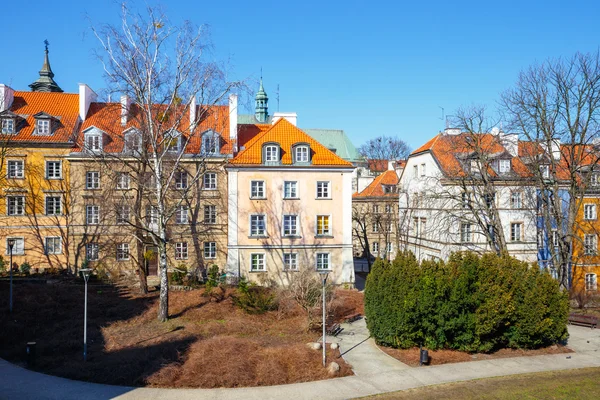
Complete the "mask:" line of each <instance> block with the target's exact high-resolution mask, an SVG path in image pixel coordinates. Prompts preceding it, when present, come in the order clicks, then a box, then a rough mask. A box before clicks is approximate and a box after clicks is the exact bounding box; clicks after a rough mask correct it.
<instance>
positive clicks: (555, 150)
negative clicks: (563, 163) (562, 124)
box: [552, 139, 560, 160]
mask: <svg viewBox="0 0 600 400" xmlns="http://www.w3.org/2000/svg"><path fill="white" fill-rule="evenodd" d="M552 158H554V159H555V160H560V140H559V139H553V140H552Z"/></svg>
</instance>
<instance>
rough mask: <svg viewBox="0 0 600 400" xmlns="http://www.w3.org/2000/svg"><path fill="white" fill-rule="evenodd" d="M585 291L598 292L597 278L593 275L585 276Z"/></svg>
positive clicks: (587, 274)
mask: <svg viewBox="0 0 600 400" xmlns="http://www.w3.org/2000/svg"><path fill="white" fill-rule="evenodd" d="M585 290H598V276H597V275H596V274H594V273H591V272H589V273H586V274H585Z"/></svg>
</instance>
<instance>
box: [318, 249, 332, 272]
mask: <svg viewBox="0 0 600 400" xmlns="http://www.w3.org/2000/svg"><path fill="white" fill-rule="evenodd" d="M315 261H316V262H315V266H316V269H317V271H331V253H317V254H316V260H315Z"/></svg>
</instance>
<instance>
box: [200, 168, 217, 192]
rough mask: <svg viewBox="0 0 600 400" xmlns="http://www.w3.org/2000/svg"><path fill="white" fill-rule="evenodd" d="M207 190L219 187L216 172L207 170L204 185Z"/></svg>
mask: <svg viewBox="0 0 600 400" xmlns="http://www.w3.org/2000/svg"><path fill="white" fill-rule="evenodd" d="M203 188H204V189H205V190H216V189H217V174H216V173H215V172H207V173H205V174H204V185H203Z"/></svg>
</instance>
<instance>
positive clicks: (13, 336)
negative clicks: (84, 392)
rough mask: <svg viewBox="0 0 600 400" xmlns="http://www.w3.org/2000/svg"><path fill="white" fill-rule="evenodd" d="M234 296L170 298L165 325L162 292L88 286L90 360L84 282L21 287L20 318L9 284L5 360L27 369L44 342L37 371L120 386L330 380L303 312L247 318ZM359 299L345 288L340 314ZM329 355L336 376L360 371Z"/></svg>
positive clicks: (1, 293)
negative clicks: (29, 356)
mask: <svg viewBox="0 0 600 400" xmlns="http://www.w3.org/2000/svg"><path fill="white" fill-rule="evenodd" d="M232 291H233V289H227V291H226V292H225V294H224V300H223V301H221V302H219V303H217V302H214V301H211V299H210V298H208V297H204V296H202V293H203V291H202V290H195V291H189V292H171V293H170V297H169V305H170V314H171V319H170V320H169V321H168V322H166V323H160V322H158V321H157V320H156V315H157V306H158V305H157V297H158V294H157V293H151V294H149V295H147V296H138V295H130V294H129V293H120V292H119V291H118V290H116V289H115V288H112V287H93V286H90V290H89V311H88V353H89V356H88V361H87V362H86V363H84V362H83V361H82V339H81V338H82V332H83V320H82V318H83V287H82V286H81V285H79V284H72V283H71V284H69V283H63V284H58V285H31V284H18V285H15V291H14V298H15V305H14V310H15V311H14V314H13V315H12V316H9V315H8V313H7V312H6V311H5V310H7V308H8V307H7V304H6V303H7V301H6V299H7V297H8V287H6V286H5V285H2V286H0V310H2V311H0V324H2V327H3V334H2V336H3V340H2V341H1V342H0V356H1V357H3V358H6V359H8V360H10V361H12V362H15V363H17V364H24V362H25V344H26V343H27V342H28V341H36V342H37V350H38V358H37V363H36V366H35V368H34V369H36V370H39V371H43V372H46V373H50V374H54V375H60V376H64V377H67V378H72V379H80V380H87V381H92V382H99V383H110V384H118V385H133V386H161V387H204V388H212V387H238V386H259V385H275V384H285V383H293V382H304V381H311V380H319V379H327V378H330V376H328V375H327V372H326V371H325V369H324V368H322V366H321V352H320V351H314V350H310V349H309V348H308V347H307V346H306V343H308V342H312V341H315V340H316V339H317V336H318V334H316V333H313V332H306V331H305V326H306V317H305V316H304V315H303V314H302V312H301V310H298V309H297V308H296V307H294V306H293V305H291V304H286V305H284V307H282V308H281V309H280V310H278V311H272V312H268V313H265V314H262V315H248V314H245V313H244V312H243V311H241V310H239V309H238V308H237V307H236V306H235V305H234V304H233V301H232V299H231V294H232ZM357 293H358V292H355V291H339V292H338V294H339V297H338V299H337V300H336V303H337V306H336V307H334V309H335V311H334V314H335V318H343V316H345V315H347V314H351V313H353V312H356V311H355V310H356V309H357V308H359V307H362V300H360V302H359V299H360V297H358V296H357ZM359 295H360V294H359ZM360 296H362V295H360ZM346 301H348V302H349V303H348V304H349V305H348V304H346ZM359 303H360V304H359ZM330 353H331V354H330V355H329V357H330V358H331V359H333V357H334V356H335V357H336V359H335V360H336V362H338V363H340V364H341V370H340V373H339V374H338V375H337V376H345V375H350V374H352V371H351V369H350V366H348V365H347V364H345V363H344V362H343V359H341V358H337V356H338V355H339V353H338V352H337V351H336V352H335V354H334V353H333V352H330Z"/></svg>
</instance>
